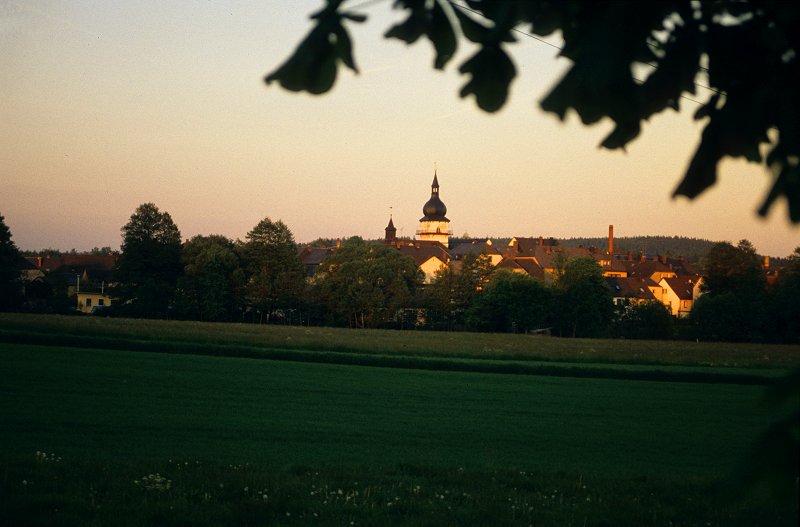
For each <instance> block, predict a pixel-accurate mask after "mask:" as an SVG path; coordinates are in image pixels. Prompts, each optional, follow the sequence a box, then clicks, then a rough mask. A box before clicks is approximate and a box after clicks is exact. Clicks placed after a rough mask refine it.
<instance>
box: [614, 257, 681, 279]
mask: <svg viewBox="0 0 800 527" xmlns="http://www.w3.org/2000/svg"><path fill="white" fill-rule="evenodd" d="M622 262H623V265H624V266H625V267H627V268H628V275H629V276H632V277H640V278H649V277H651V276H653V274H655V273H674V272H675V271H674V270H673V269H672V268H671V267H670V266H669V264H665V263H663V262H661V260H644V261H642V260H638V261H637V260H630V261H626V260H622Z"/></svg>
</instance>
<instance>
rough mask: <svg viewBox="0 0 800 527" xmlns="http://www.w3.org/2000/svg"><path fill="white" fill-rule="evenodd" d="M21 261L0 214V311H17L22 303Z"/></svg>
mask: <svg viewBox="0 0 800 527" xmlns="http://www.w3.org/2000/svg"><path fill="white" fill-rule="evenodd" d="M21 260H22V256H21V255H20V252H19V249H17V245H16V244H15V243H14V241H13V240H12V239H11V229H9V228H8V226H7V225H6V221H5V218H4V217H3V215H2V214H0V311H10V310H13V309H17V308H18V307H19V305H20V302H21V301H22V281H21V279H20V275H21V273H22V265H21V263H22V262H21Z"/></svg>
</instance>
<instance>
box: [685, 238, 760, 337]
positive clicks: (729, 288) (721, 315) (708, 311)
mask: <svg viewBox="0 0 800 527" xmlns="http://www.w3.org/2000/svg"><path fill="white" fill-rule="evenodd" d="M703 264H704V267H705V277H704V282H703V286H702V289H703V291H704V294H703V295H702V296H701V297H700V298H698V299H697V302H696V303H695V305H694V306H693V307H692V312H691V320H692V321H693V322H694V325H695V328H696V330H697V332H698V336H699V337H700V338H704V339H713V340H727V341H752V340H762V339H764V338H766V337H767V335H766V332H767V322H768V318H767V305H766V289H765V286H766V279H765V277H764V273H763V271H762V267H761V260H760V258H759V256H758V254H757V253H756V249H755V247H753V245H752V244H751V243H750V242H749V241H747V240H742V241H740V242H739V244H738V245H737V246H735V247H734V246H733V245H731V244H730V243H727V242H721V243H717V244H715V245H714V246H713V247H712V248H711V250H710V251H709V252H708V255H706V258H705V259H704V261H703Z"/></svg>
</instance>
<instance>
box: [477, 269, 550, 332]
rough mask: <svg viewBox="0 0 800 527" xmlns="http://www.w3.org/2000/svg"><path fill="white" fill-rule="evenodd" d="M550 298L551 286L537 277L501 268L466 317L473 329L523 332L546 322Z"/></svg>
mask: <svg viewBox="0 0 800 527" xmlns="http://www.w3.org/2000/svg"><path fill="white" fill-rule="evenodd" d="M551 301H552V291H551V289H549V288H547V287H545V285H544V284H542V283H541V282H540V281H538V280H536V279H535V278H532V277H530V276H528V275H526V274H520V273H515V272H512V271H508V270H502V269H501V270H499V271H496V272H495V273H494V274H492V277H491V279H490V280H489V283H488V284H486V287H485V288H484V289H483V293H482V294H481V295H480V296H479V297H478V299H477V301H476V302H475V305H474V306H473V307H472V309H470V310H469V312H468V315H467V317H468V320H469V323H470V326H472V327H474V328H476V329H482V330H487V331H503V332H512V333H516V332H522V333H524V332H527V331H528V330H532V329H539V328H542V327H544V326H545V324H546V321H547V318H548V315H549V314H550V310H551V307H552V306H551Z"/></svg>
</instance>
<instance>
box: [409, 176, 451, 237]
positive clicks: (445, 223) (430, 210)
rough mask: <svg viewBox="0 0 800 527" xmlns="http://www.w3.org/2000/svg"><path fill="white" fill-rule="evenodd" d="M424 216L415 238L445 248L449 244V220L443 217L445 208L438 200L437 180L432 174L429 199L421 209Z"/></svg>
mask: <svg viewBox="0 0 800 527" xmlns="http://www.w3.org/2000/svg"><path fill="white" fill-rule="evenodd" d="M422 214H424V216H423V217H422V218H420V220H419V230H418V231H417V236H418V238H419V239H420V240H429V241H435V242H440V243H441V244H442V245H444V246H445V247H448V246H449V245H448V244H449V243H450V220H448V219H447V217H445V214H447V207H446V206H445V204H444V203H442V200H441V199H439V179H438V177H437V174H436V171H435V170H434V172H433V183H431V199H429V200H428V202H427V203H425V205H424V206H423V207H422Z"/></svg>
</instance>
